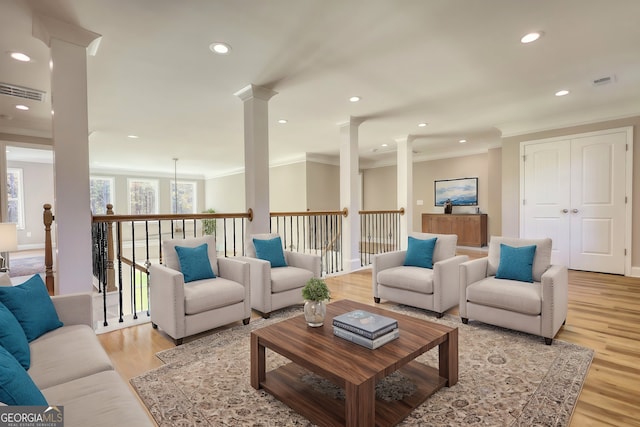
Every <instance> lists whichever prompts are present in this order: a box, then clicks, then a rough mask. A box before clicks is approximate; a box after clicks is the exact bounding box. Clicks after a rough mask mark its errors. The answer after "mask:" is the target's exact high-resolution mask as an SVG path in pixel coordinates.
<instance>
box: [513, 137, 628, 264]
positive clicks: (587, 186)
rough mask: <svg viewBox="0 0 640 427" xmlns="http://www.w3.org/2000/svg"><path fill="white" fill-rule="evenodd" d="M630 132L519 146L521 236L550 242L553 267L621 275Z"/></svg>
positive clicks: (528, 143) (623, 254)
mask: <svg viewBox="0 0 640 427" xmlns="http://www.w3.org/2000/svg"><path fill="white" fill-rule="evenodd" d="M630 135H631V131H630V130H629V129H616V130H612V131H606V132H595V133H591V134H585V135H576V136H572V137H569V138H566V139H561V140H542V141H529V142H526V143H523V144H522V146H521V152H522V154H523V156H522V163H521V171H522V175H521V178H522V179H521V195H522V209H521V221H520V235H521V236H522V237H528V238H540V237H551V238H552V239H553V252H552V263H554V264H563V265H566V266H567V267H569V268H571V269H575V270H587V271H597V272H602V273H614V274H625V256H626V250H625V246H626V244H625V243H626V241H627V234H628V233H630V232H631V225H630V223H629V224H628V223H627V218H630V214H629V212H628V210H627V201H628V195H627V185H628V182H630V179H628V178H629V177H628V176H627V175H628V174H630V173H631V171H630V170H628V169H630V168H629V166H628V164H627V160H628V159H627V156H628V155H629V154H628V151H627V149H628V146H629V145H631V136H630Z"/></svg>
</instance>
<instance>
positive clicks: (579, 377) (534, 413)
mask: <svg viewBox="0 0 640 427" xmlns="http://www.w3.org/2000/svg"><path fill="white" fill-rule="evenodd" d="M391 309H392V310H394V311H397V312H400V313H404V314H408V315H410V316H415V317H418V318H423V319H426V320H429V321H432V322H438V323H443V324H446V325H449V326H455V327H457V328H458V329H459V380H458V383H457V384H456V385H455V386H453V387H451V388H446V387H445V388H443V389H441V390H440V391H438V392H437V393H436V394H435V395H433V396H432V397H430V398H429V399H428V400H427V401H426V402H425V403H423V404H422V405H421V406H419V407H418V408H417V409H416V410H414V411H413V412H412V413H411V414H410V415H409V416H408V417H407V418H405V419H404V420H403V421H402V422H401V423H400V425H401V426H464V425H483V426H532V425H536V426H566V425H568V424H569V420H570V418H571V414H572V412H573V408H574V406H575V403H576V401H577V399H578V396H579V394H580V391H581V389H582V384H583V382H584V378H585V376H586V374H587V371H588V370H589V366H590V364H591V359H592V357H593V351H592V350H590V349H587V348H584V347H580V346H578V345H575V344H570V343H566V342H562V341H558V340H555V341H554V342H553V345H551V346H547V345H545V344H544V341H543V339H542V338H540V337H535V336H531V335H527V334H522V333H519V332H514V331H510V330H506V329H501V328H496V327H493V326H489V325H485V324H481V323H475V322H473V321H471V322H469V324H468V325H464V324H462V323H461V322H460V319H459V318H458V317H454V316H445V317H444V318H442V319H436V318H435V317H434V316H433V315H429V314H425V312H423V311H420V310H417V309H413V308H410V307H406V306H394V307H391ZM301 312H302V309H301V308H295V309H288V310H284V311H280V312H277V313H274V314H273V315H272V317H271V318H270V319H268V320H263V319H259V320H256V321H254V322H252V323H251V324H250V325H249V326H236V327H233V328H230V329H228V330H225V331H222V332H219V333H216V334H213V335H210V336H207V337H204V338H201V339H199V340H195V341H192V342H189V343H187V344H184V345H183V346H180V347H176V348H173V349H169V350H165V351H163V352H160V353H158V354H157V356H158V357H159V358H160V359H161V360H162V361H163V362H165V365H164V366H161V367H160V368H157V369H155V370H153V371H150V372H147V373H145V374H143V375H141V376H139V377H136V378H133V379H131V384H132V385H133V387H134V388H135V390H136V391H137V392H138V394H139V395H140V398H141V399H142V401H143V402H144V403H145V405H146V406H147V408H148V409H149V411H150V412H151V414H152V415H153V417H154V418H155V420H156V422H157V423H158V425H160V426H194V425H198V426H311V425H312V424H311V423H310V422H309V421H308V420H306V419H305V418H303V417H302V416H300V415H298V414H297V413H295V412H294V411H293V410H291V409H289V407H287V406H286V405H284V404H283V403H281V402H280V401H278V400H277V399H275V398H274V397H272V396H271V395H270V394H268V393H267V392H265V391H262V390H255V389H253V388H252V387H251V385H250V383H249V333H250V331H251V330H252V329H256V328H260V327H264V326H266V325H268V324H271V323H274V322H277V321H280V320H282V319H285V318H288V317H290V316H292V315H294V314H300V313H301ZM417 360H418V361H421V362H423V363H426V364H429V365H431V366H437V360H438V353H437V348H436V349H434V350H432V351H430V352H428V353H425V354H424V355H422V356H420V357H419V358H418V359H417ZM285 363H287V360H286V359H284V358H283V357H281V356H279V355H277V354H275V353H273V352H270V351H267V370H270V369H273V368H275V367H278V366H281V365H282V364H285ZM301 380H302V381H306V382H311V383H312V384H313V385H314V387H317V389H318V390H323V392H326V393H328V394H329V395H331V396H333V397H334V398H336V399H343V398H344V396H343V393H342V391H341V390H340V389H338V388H337V387H335V386H333V384H331V383H329V382H328V381H325V380H323V379H322V378H319V377H317V376H315V375H313V374H311V373H306V374H304V375H302V377H301ZM412 387H413V385H412V384H411V380H410V379H408V378H406V377H403V376H402V375H399V374H398V375H396V374H393V375H391V376H390V377H388V378H387V380H386V381H383V382H381V384H378V386H377V387H376V393H377V395H378V398H383V399H393V398H394V396H398V395H402V394H405V393H409V394H410V393H411V392H412V389H413V388H412Z"/></svg>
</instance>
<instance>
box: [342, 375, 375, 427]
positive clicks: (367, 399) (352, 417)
mask: <svg viewBox="0 0 640 427" xmlns="http://www.w3.org/2000/svg"><path fill="white" fill-rule="evenodd" d="M345 412H346V413H345V421H346V425H347V426H353V427H355V426H362V427H364V426H373V425H375V420H376V383H375V381H374V379H373V378H370V379H369V380H368V381H366V382H364V383H362V384H359V385H355V384H350V383H346V384H345Z"/></svg>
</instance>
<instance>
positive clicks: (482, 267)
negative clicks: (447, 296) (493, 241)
mask: <svg viewBox="0 0 640 427" xmlns="http://www.w3.org/2000/svg"><path fill="white" fill-rule="evenodd" d="M488 266H489V257H484V258H477V259H472V260H471V261H466V262H463V263H462V264H460V292H459V294H460V296H459V298H460V303H459V306H458V310H459V311H460V317H464V318H466V317H467V286H469V285H470V284H472V283H475V282H478V281H480V280H482V279H484V278H486V277H487V267H488Z"/></svg>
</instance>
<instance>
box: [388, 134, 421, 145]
mask: <svg viewBox="0 0 640 427" xmlns="http://www.w3.org/2000/svg"><path fill="white" fill-rule="evenodd" d="M414 139H416V137H415V135H407V136H401V137H398V138H394V139H393V140H394V141H395V142H396V143H398V144H402V143H403V142H406V143H412V142H413V140H414Z"/></svg>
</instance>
